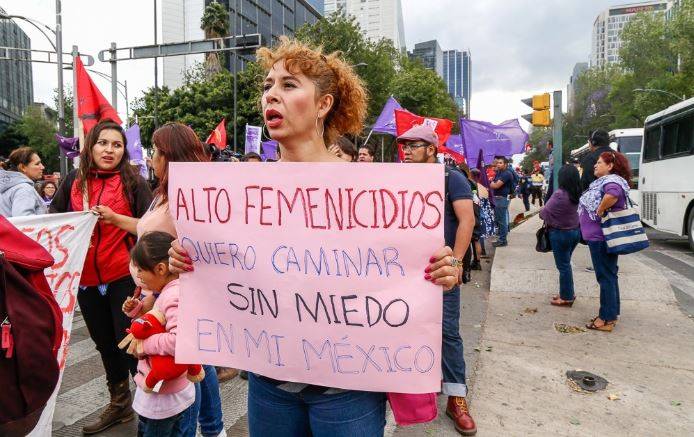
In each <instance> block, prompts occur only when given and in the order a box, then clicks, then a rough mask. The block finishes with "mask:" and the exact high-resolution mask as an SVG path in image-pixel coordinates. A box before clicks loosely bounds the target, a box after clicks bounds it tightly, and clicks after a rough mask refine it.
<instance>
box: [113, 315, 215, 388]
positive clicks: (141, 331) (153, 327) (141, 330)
mask: <svg viewBox="0 0 694 437" xmlns="http://www.w3.org/2000/svg"><path fill="white" fill-rule="evenodd" d="M126 331H127V332H128V335H127V336H126V337H125V338H124V339H123V341H121V342H120V343H119V344H118V347H119V348H121V349H124V348H125V347H126V346H127V347H128V350H127V352H128V353H130V354H134V353H135V352H137V353H139V354H142V353H143V345H142V342H143V341H144V340H145V339H146V338H149V337H151V336H152V335H154V334H162V333H164V332H166V318H165V317H164V314H162V313H161V312H160V311H157V310H152V311H150V312H148V313H147V314H144V315H143V316H142V317H140V318H138V319H135V320H133V322H132V324H131V325H130V328H129V329H127V330H126ZM146 359H148V360H149V366H150V368H151V369H152V370H151V371H150V372H149V373H148V374H147V375H146V376H145V387H144V388H143V390H145V391H146V392H151V391H152V390H153V389H154V386H155V385H157V383H159V381H170V380H173V379H176V378H178V377H179V376H181V375H183V374H184V373H186V372H188V380H189V381H191V382H200V381H202V379H203V378H204V377H205V372H204V370H203V369H202V366H201V365H200V364H176V362H175V361H174V357H172V356H171V355H148V356H147V357H146Z"/></svg>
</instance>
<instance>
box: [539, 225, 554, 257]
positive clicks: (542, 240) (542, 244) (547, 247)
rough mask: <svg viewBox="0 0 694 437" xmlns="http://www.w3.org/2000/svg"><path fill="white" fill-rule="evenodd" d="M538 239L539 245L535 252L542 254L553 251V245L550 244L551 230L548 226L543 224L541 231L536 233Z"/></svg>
mask: <svg viewBox="0 0 694 437" xmlns="http://www.w3.org/2000/svg"><path fill="white" fill-rule="evenodd" d="M535 237H537V243H536V244H535V250H536V251H538V252H542V253H547V252H551V251H552V244H551V243H550V242H549V229H548V228H547V225H546V224H543V225H542V227H541V228H540V229H538V230H537V232H536V233H535Z"/></svg>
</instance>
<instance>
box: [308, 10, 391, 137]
mask: <svg viewBox="0 0 694 437" xmlns="http://www.w3.org/2000/svg"><path fill="white" fill-rule="evenodd" d="M296 38H297V39H299V40H300V41H303V42H306V43H307V44H309V45H312V46H314V47H316V46H321V47H323V51H324V52H326V53H332V52H336V51H339V52H341V53H342V56H344V58H345V60H346V61H347V62H348V63H349V64H350V65H354V66H355V67H354V68H355V71H356V72H357V74H359V76H360V77H361V79H362V80H363V81H364V84H365V85H366V88H367V89H368V91H369V111H368V117H367V123H369V124H370V123H373V122H374V121H375V120H376V118H377V117H378V114H380V112H381V109H383V105H384V104H385V103H386V100H388V97H389V96H390V95H391V92H392V91H391V83H392V81H393V79H394V78H395V75H396V65H397V64H398V61H399V58H400V54H399V53H398V51H397V50H396V49H395V47H394V46H393V43H392V42H391V41H390V40H387V39H381V40H378V41H375V42H374V41H371V40H369V39H367V38H366V37H365V36H364V35H363V34H362V33H361V29H360V28H359V25H358V24H357V22H356V19H355V18H354V17H349V16H347V17H346V16H344V15H342V14H338V13H335V14H333V15H330V16H328V17H326V18H322V19H320V20H318V21H317V22H315V23H314V24H306V25H304V26H302V27H301V28H300V29H299V30H298V31H297V32H296ZM364 64H365V65H364Z"/></svg>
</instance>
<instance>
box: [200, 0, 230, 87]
mask: <svg viewBox="0 0 694 437" xmlns="http://www.w3.org/2000/svg"><path fill="white" fill-rule="evenodd" d="M200 28H201V29H202V30H204V31H205V39H210V38H223V37H225V36H227V35H229V12H228V11H227V10H226V8H225V7H224V5H223V4H221V3H218V2H217V1H216V0H214V1H213V2H212V3H210V4H209V5H207V7H206V8H205V11H204V12H203V14H202V19H201V20H200ZM222 62H223V59H222V57H221V56H220V55H219V54H218V53H206V54H205V66H206V67H207V73H208V74H209V75H210V76H211V75H214V74H217V73H219V72H220V71H222Z"/></svg>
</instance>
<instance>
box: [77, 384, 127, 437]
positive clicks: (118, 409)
mask: <svg viewBox="0 0 694 437" xmlns="http://www.w3.org/2000/svg"><path fill="white" fill-rule="evenodd" d="M108 391H109V393H111V402H110V403H109V404H108V406H107V407H106V409H105V410H104V412H103V413H101V416H99V419H98V420H97V421H96V422H94V423H90V424H89V425H85V426H84V427H83V428H82V433H83V434H85V435H89V434H96V433H99V432H101V431H103V430H105V429H107V428H109V427H111V426H113V425H116V424H118V423H124V422H128V421H130V420H133V419H134V418H135V412H134V411H133V407H132V397H131V396H130V386H129V384H128V380H127V379H126V380H124V381H121V382H119V383H117V384H113V385H111V384H109V385H108Z"/></svg>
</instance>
